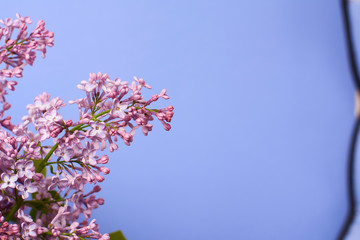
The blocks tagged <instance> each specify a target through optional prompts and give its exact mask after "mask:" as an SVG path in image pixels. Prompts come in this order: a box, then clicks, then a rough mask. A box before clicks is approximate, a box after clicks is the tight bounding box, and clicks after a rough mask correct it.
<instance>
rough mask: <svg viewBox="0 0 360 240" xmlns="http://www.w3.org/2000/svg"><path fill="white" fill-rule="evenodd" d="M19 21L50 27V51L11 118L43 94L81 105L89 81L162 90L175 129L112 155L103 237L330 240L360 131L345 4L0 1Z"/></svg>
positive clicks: (100, 214)
mask: <svg viewBox="0 0 360 240" xmlns="http://www.w3.org/2000/svg"><path fill="white" fill-rule="evenodd" d="M16 12H19V13H20V14H22V15H24V16H30V17H31V18H32V19H33V20H35V21H37V20H39V19H44V20H45V22H46V25H47V28H48V29H50V30H51V31H54V32H55V46H54V47H53V48H50V49H49V50H48V55H47V58H46V59H45V60H41V59H40V58H39V59H38V60H37V61H36V62H35V65H34V67H27V68H26V70H25V72H24V78H23V79H22V80H21V81H20V83H19V85H18V87H17V91H16V94H11V95H9V97H8V99H9V100H10V101H11V102H12V104H13V108H12V110H11V113H12V114H13V118H14V121H15V122H19V121H20V119H21V117H22V116H23V115H25V114H26V109H25V106H26V105H27V104H28V103H31V102H32V101H33V98H34V97H35V96H37V95H38V94H40V93H42V92H44V91H46V92H48V93H50V94H51V95H52V96H54V97H55V96H61V97H62V98H63V99H64V100H66V101H68V100H71V99H76V98H80V97H82V96H83V95H82V93H81V91H79V90H78V89H76V85H77V84H78V83H79V82H80V81H81V80H83V79H87V78H88V73H89V72H98V71H102V72H106V73H109V75H110V77H111V78H115V77H120V78H122V79H123V80H131V79H132V77H133V76H134V75H136V76H138V77H143V78H144V79H145V80H147V82H148V83H149V84H150V85H152V86H153V90H154V91H153V92H160V91H161V89H162V88H164V87H165V88H167V89H168V94H169V95H170V97H171V99H170V100H169V101H168V102H163V104H164V105H165V104H166V105H167V104H171V105H173V106H174V107H175V116H174V121H173V123H172V125H173V129H172V130H171V131H170V132H165V131H164V130H163V129H162V126H161V125H160V124H156V125H155V127H154V130H153V132H151V133H150V135H149V136H148V137H143V136H142V135H141V134H140V132H138V133H137V135H136V136H135V140H134V143H133V144H132V146H131V147H127V146H125V145H120V149H119V150H118V151H117V152H116V153H113V154H112V155H111V161H110V163H109V165H108V166H109V167H110V169H111V173H110V175H108V177H107V179H106V181H105V182H103V183H102V184H101V186H102V187H103V191H102V192H101V194H100V195H99V196H101V197H103V198H105V201H106V203H105V205H104V206H102V207H101V208H100V209H98V210H97V211H95V213H94V215H93V216H94V217H95V218H96V219H97V222H98V223H99V224H100V226H101V231H102V232H111V231H114V230H117V229H121V230H122V231H123V232H124V234H125V236H126V237H127V238H128V239H129V240H143V239H156V240H168V239H171V240H183V239H187V240H202V239H226V240H238V239H244V240H252V239H256V240H262V239H274V240H275V239H276V240H279V239H281V240H282V239H284V240H287V239H291V240H304V239H306V240H321V239H324V240H328V239H335V237H336V235H337V234H338V232H339V231H340V228H341V226H342V224H343V222H344V220H345V217H346V212H347V208H348V205H347V196H346V161H347V156H348V149H349V144H350V134H351V129H352V126H353V123H354V117H353V108H354V106H353V105H354V104H353V101H354V100H353V92H354V86H353V84H352V79H351V75H350V70H349V63H348V58H347V52H346V42H345V34H344V26H343V22H342V20H343V19H342V14H341V8H340V1H338V0H331V1H329V0H316V1H314V0H303V1H289V0H267V1H184V0H182V1H180V0H179V1H115V0H113V1H103V2H100V1H28V0H21V1H20V0H17V1H2V3H1V8H0V18H6V17H15V13H16ZM149 95H150V92H149ZM63 113H64V115H65V116H67V117H71V118H73V119H76V118H77V110H76V107H75V106H70V107H68V108H67V110H66V111H64V112H63Z"/></svg>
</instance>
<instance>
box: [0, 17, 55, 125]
mask: <svg viewBox="0 0 360 240" xmlns="http://www.w3.org/2000/svg"><path fill="white" fill-rule="evenodd" d="M16 17H17V19H15V20H13V19H11V18H7V19H5V20H0V23H1V24H3V27H1V26H0V42H2V41H4V45H2V46H0V64H1V65H0V66H1V67H0V103H1V104H2V105H3V106H2V110H1V111H0V119H1V118H3V115H4V112H5V111H6V110H8V109H9V108H10V106H11V105H10V104H9V103H8V102H6V100H5V95H6V94H7V91H6V89H9V90H11V91H14V89H15V85H17V81H14V80H12V81H8V80H6V78H11V77H16V78H21V77H22V73H23V67H24V66H25V65H26V64H30V65H33V63H34V61H35V58H36V51H39V52H40V53H41V55H42V57H43V58H45V53H46V47H52V46H53V45H54V43H53V42H54V33H53V32H50V31H48V30H46V29H45V22H44V21H43V20H40V21H39V22H38V23H37V25H36V27H35V29H34V30H33V31H32V32H31V33H30V34H29V33H28V31H27V30H28V25H29V24H31V23H32V20H31V19H30V18H29V17H21V16H20V15H19V14H16ZM13 35H16V37H15V38H14V39H12V37H13ZM9 120H10V119H7V120H5V122H4V124H3V125H5V126H6V124H7V123H8V122H9Z"/></svg>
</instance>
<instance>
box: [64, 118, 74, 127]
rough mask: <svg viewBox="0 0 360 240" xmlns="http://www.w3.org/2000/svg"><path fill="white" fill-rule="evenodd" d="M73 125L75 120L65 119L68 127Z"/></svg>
mask: <svg viewBox="0 0 360 240" xmlns="http://www.w3.org/2000/svg"><path fill="white" fill-rule="evenodd" d="M72 125H73V121H72V120H71V119H68V120H66V121H65V126H66V127H71V126H72Z"/></svg>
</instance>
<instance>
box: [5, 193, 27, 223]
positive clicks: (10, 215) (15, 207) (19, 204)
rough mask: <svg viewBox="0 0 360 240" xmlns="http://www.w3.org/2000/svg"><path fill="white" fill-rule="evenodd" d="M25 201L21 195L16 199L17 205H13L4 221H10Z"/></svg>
mask: <svg viewBox="0 0 360 240" xmlns="http://www.w3.org/2000/svg"><path fill="white" fill-rule="evenodd" d="M23 202H24V200H23V199H22V198H21V197H20V198H18V200H16V202H15V205H14V206H13V208H12V209H11V211H10V212H9V214H8V215H7V216H6V217H5V220H4V222H8V221H9V220H10V219H11V218H12V217H13V216H14V214H15V213H16V212H17V210H19V208H20V207H21V206H22V204H23Z"/></svg>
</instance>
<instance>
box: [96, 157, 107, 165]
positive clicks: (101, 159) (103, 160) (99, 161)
mask: <svg viewBox="0 0 360 240" xmlns="http://www.w3.org/2000/svg"><path fill="white" fill-rule="evenodd" d="M108 161H109V157H108V155H102V156H101V158H100V159H99V160H97V163H99V164H107V163H108Z"/></svg>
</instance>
